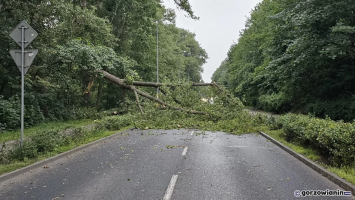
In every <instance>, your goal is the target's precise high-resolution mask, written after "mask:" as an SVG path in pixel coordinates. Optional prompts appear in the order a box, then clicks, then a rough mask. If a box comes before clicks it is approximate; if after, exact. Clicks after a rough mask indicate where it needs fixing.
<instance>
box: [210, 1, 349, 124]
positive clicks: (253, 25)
mask: <svg viewBox="0 0 355 200" xmlns="http://www.w3.org/2000/svg"><path fill="white" fill-rule="evenodd" d="M354 11H355V1H353V0H336V1H334V0H263V1H262V2H261V3H259V4H258V5H257V6H256V7H255V9H253V10H252V12H251V15H250V17H249V18H248V19H247V21H246V24H245V29H244V30H242V31H241V32H240V38H239V40H238V42H237V43H235V44H232V45H231V47H230V50H229V52H228V55H227V58H226V59H225V60H224V61H223V62H222V64H221V65H220V67H219V68H218V69H217V70H216V71H215V73H214V74H213V77H212V80H213V81H215V82H217V83H220V84H223V85H225V86H226V87H227V88H229V90H230V91H231V92H232V93H234V95H236V96H237V97H239V98H240V99H241V100H242V101H243V103H244V104H245V105H248V106H252V107H255V108H258V109H262V110H266V111H273V112H278V113H283V112H289V111H292V112H297V113H305V114H308V113H310V114H313V115H316V116H319V117H326V116H329V117H330V118H331V119H335V120H339V119H343V120H346V121H352V120H353V119H354V118H355V96H354V94H355V77H354V76H355V70H354V69H355V62H354V61H355V15H354Z"/></svg>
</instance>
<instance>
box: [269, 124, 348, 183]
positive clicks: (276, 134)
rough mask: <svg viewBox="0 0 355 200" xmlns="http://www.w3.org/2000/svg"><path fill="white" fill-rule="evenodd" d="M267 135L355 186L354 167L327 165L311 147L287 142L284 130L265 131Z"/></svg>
mask: <svg viewBox="0 0 355 200" xmlns="http://www.w3.org/2000/svg"><path fill="white" fill-rule="evenodd" d="M263 132H265V133H266V134H268V135H269V136H271V137H272V138H274V139H275V140H277V141H279V142H281V143H282V144H284V145H285V146H287V147H289V148H291V149H292V150H294V151H295V152H297V153H299V154H302V155H303V156H305V157H307V158H308V159H310V160H312V161H314V162H316V163H317V164H319V165H321V166H322V167H324V168H326V169H328V170H329V171H331V172H333V173H335V174H337V175H338V176H339V177H341V178H343V179H345V180H346V181H348V182H350V183H352V184H354V185H355V167H354V166H345V167H333V166H331V165H328V164H325V163H323V162H322V157H321V156H320V154H319V153H318V152H317V151H316V150H314V149H311V148H309V147H302V146H300V145H298V144H294V143H291V142H287V141H286V140H285V138H284V136H283V130H281V129H280V130H263Z"/></svg>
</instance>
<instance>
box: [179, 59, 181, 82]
mask: <svg viewBox="0 0 355 200" xmlns="http://www.w3.org/2000/svg"><path fill="white" fill-rule="evenodd" d="M180 69H181V60H180V64H179V83H180Z"/></svg>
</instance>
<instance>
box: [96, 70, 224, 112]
mask: <svg viewBox="0 0 355 200" xmlns="http://www.w3.org/2000/svg"><path fill="white" fill-rule="evenodd" d="M96 72H99V73H102V74H103V77H104V78H105V79H107V80H108V81H110V82H112V83H114V84H116V85H118V86H119V87H122V88H124V89H128V90H131V91H132V92H134V94H135V96H136V101H137V104H138V106H139V109H140V112H141V114H142V115H143V116H144V112H143V109H142V108H141V106H140V104H139V98H138V95H140V96H143V97H145V98H147V99H150V100H152V101H155V102H157V103H158V104H160V105H162V106H164V107H167V108H169V109H172V110H180V111H182V112H186V113H189V114H199V115H210V114H209V113H207V112H202V111H196V110H186V109H183V108H178V107H174V106H172V105H170V104H168V103H166V102H164V101H162V100H161V99H158V98H155V97H153V96H151V95H150V94H148V93H146V92H143V91H141V90H139V89H137V88H136V87H135V86H146V87H158V88H159V87H161V86H163V85H165V84H162V83H153V82H141V81H133V82H132V84H127V83H126V82H125V80H124V79H120V78H118V77H116V76H114V75H112V74H110V73H108V72H106V71H104V70H100V69H97V70H96ZM191 85H192V86H216V83H192V84H191ZM171 86H179V85H172V84H171ZM217 87H218V86H217ZM174 101H175V102H177V103H179V101H178V100H176V99H174Z"/></svg>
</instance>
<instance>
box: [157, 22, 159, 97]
mask: <svg viewBox="0 0 355 200" xmlns="http://www.w3.org/2000/svg"><path fill="white" fill-rule="evenodd" d="M157 83H159V21H157ZM157 98H159V87H157Z"/></svg>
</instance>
